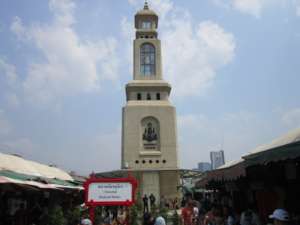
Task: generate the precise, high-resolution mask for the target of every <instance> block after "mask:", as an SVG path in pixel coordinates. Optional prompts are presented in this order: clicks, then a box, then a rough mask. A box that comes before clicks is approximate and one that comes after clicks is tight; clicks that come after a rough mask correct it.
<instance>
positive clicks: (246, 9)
mask: <svg viewBox="0 0 300 225" xmlns="http://www.w3.org/2000/svg"><path fill="white" fill-rule="evenodd" d="M265 2H266V1H265V0H233V1H232V4H233V7H234V8H235V9H236V10H238V11H240V12H242V13H247V14H250V15H253V16H255V17H259V16H260V14H261V11H262V9H263V7H264V4H265Z"/></svg>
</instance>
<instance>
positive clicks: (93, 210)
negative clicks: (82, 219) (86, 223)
mask: <svg viewBox="0 0 300 225" xmlns="http://www.w3.org/2000/svg"><path fill="white" fill-rule="evenodd" d="M89 213H90V219H91V221H92V224H93V225H94V224H95V206H93V205H91V206H90V207H89Z"/></svg>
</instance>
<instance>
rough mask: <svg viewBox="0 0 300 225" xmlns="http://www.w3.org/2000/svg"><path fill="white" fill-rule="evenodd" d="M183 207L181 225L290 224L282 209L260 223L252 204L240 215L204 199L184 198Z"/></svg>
mask: <svg viewBox="0 0 300 225" xmlns="http://www.w3.org/2000/svg"><path fill="white" fill-rule="evenodd" d="M184 201H185V206H184V207H183V208H182V209H181V223H182V225H263V224H274V225H287V224H290V217H289V213H288V212H287V211H286V210H284V209H276V210H275V211H274V212H273V214H271V215H270V216H269V218H268V222H267V223H262V221H261V220H260V218H259V215H258V213H257V211H256V208H255V205H254V204H248V206H247V208H246V209H245V210H244V211H242V212H241V213H240V214H239V213H237V212H235V211H234V210H233V208H232V207H230V206H229V205H228V204H226V203H221V202H210V201H209V200H208V199H206V198H204V199H201V200H200V201H196V200H193V199H192V197H191V196H186V199H185V200H184Z"/></svg>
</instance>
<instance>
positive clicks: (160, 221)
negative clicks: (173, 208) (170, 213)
mask: <svg viewBox="0 0 300 225" xmlns="http://www.w3.org/2000/svg"><path fill="white" fill-rule="evenodd" d="M154 225H166V221H165V219H164V218H163V217H162V216H158V217H156V219H155V223H154Z"/></svg>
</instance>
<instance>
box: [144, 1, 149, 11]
mask: <svg viewBox="0 0 300 225" xmlns="http://www.w3.org/2000/svg"><path fill="white" fill-rule="evenodd" d="M144 10H149V6H148V1H147V0H145V4H144Z"/></svg>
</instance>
